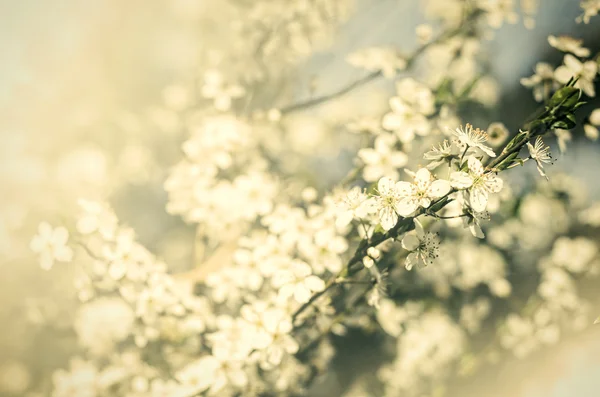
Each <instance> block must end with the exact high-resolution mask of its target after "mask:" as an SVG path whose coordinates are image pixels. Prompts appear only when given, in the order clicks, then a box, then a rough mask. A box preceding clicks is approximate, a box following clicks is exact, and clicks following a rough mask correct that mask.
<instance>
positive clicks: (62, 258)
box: [29, 222, 73, 270]
mask: <svg viewBox="0 0 600 397" xmlns="http://www.w3.org/2000/svg"><path fill="white" fill-rule="evenodd" d="M68 240H69V232H68V231H67V229H66V228H64V227H62V226H59V227H56V228H53V227H52V226H50V225H49V224H48V223H46V222H42V223H40V225H39V226H38V234H37V235H35V236H34V237H33V239H32V240H31V243H30V244H29V247H30V248H31V250H32V251H33V252H35V253H36V254H38V255H39V261H40V267H41V268H42V269H44V270H50V269H51V268H52V265H54V262H55V261H58V262H70V261H71V260H72V259H73V250H72V249H71V247H69V246H68V245H67V242H68Z"/></svg>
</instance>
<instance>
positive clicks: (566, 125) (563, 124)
mask: <svg viewBox="0 0 600 397" xmlns="http://www.w3.org/2000/svg"><path fill="white" fill-rule="evenodd" d="M576 125H577V123H575V122H573V121H572V120H570V119H568V118H564V119H561V120H558V121H555V122H554V124H552V128H560V129H563V130H570V129H571V128H573V127H575V126H576Z"/></svg>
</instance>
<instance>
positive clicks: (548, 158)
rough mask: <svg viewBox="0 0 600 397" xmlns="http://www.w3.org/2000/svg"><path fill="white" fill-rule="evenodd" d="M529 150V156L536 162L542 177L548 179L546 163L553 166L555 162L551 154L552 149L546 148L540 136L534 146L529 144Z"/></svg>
mask: <svg viewBox="0 0 600 397" xmlns="http://www.w3.org/2000/svg"><path fill="white" fill-rule="evenodd" d="M527 149H529V156H530V157H531V158H532V159H533V160H535V163H536V165H537V170H538V172H539V173H540V175H541V176H543V177H544V178H546V179H548V177H547V176H546V173H545V172H544V163H546V164H552V162H553V159H552V155H551V154H550V147H549V146H545V145H544V141H542V137H540V136H538V137H537V138H536V140H535V143H534V144H533V145H532V144H531V143H529V142H527Z"/></svg>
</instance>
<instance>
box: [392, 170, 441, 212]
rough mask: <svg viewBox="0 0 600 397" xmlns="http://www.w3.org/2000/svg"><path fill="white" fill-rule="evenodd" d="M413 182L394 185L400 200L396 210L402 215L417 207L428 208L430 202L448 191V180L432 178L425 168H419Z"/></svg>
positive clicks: (413, 210)
mask: <svg viewBox="0 0 600 397" xmlns="http://www.w3.org/2000/svg"><path fill="white" fill-rule="evenodd" d="M414 178H415V181H414V183H410V182H403V181H401V182H398V183H396V185H395V189H396V191H397V194H398V196H399V197H400V201H399V202H398V204H397V205H396V207H395V208H396V211H397V212H398V214H400V215H402V216H408V215H410V214H412V213H413V212H415V211H416V210H417V209H418V208H419V207H423V208H428V207H429V206H430V205H431V202H432V201H433V200H435V199H439V198H441V197H443V196H445V195H446V194H448V193H449V192H450V189H451V186H450V182H448V181H445V180H443V179H437V180H436V179H434V177H433V175H431V172H430V171H429V170H428V169H427V168H421V169H419V170H418V171H417V172H416V173H415V175H414Z"/></svg>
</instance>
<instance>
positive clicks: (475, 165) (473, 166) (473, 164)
mask: <svg viewBox="0 0 600 397" xmlns="http://www.w3.org/2000/svg"><path fill="white" fill-rule="evenodd" d="M467 164H468V166H469V170H470V171H471V173H473V174H475V175H476V176H481V175H483V173H484V172H485V169H484V168H483V165H482V164H481V161H479V159H477V157H475V156H470V157H469V159H468V160H467Z"/></svg>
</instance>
